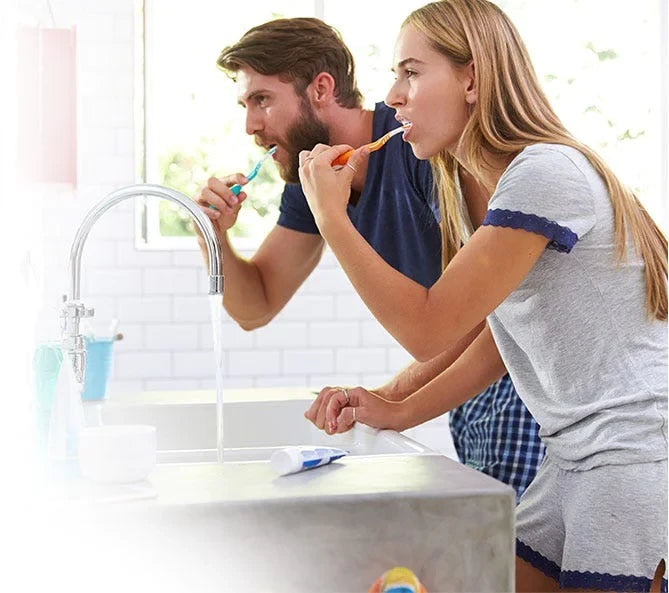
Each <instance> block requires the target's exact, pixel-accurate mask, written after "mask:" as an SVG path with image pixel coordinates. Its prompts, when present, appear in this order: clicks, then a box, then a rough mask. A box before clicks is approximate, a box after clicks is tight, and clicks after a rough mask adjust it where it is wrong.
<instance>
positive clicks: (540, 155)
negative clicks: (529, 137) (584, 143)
mask: <svg viewBox="0 0 669 593" xmlns="http://www.w3.org/2000/svg"><path fill="white" fill-rule="evenodd" d="M593 170H594V168H593V166H592V164H591V163H590V161H589V160H588V157H587V156H585V154H583V153H582V152H581V151H580V150H578V149H576V148H573V147H572V146H567V145H565V144H548V143H539V144H531V145H529V146H526V147H525V148H524V149H523V150H521V151H520V153H518V155H517V156H516V157H515V158H514V159H513V160H512V161H511V163H510V164H509V166H508V167H507V169H506V171H505V174H519V173H521V174H522V173H530V174H531V175H532V176H533V177H534V178H535V179H536V175H541V174H542V173H545V174H547V175H548V176H551V177H553V178H555V177H556V176H560V175H566V176H572V175H573V176H583V177H587V176H588V175H589V174H590V172H591V171H593Z"/></svg>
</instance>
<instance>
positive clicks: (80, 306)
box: [60, 295, 95, 336]
mask: <svg viewBox="0 0 669 593" xmlns="http://www.w3.org/2000/svg"><path fill="white" fill-rule="evenodd" d="M94 315H95V309H94V308H93V307H91V308H86V306H85V305H84V303H82V302H81V301H68V300H67V296H66V295H63V305H62V306H61V308H60V328H61V330H62V333H63V334H65V333H67V335H70V336H76V335H79V320H80V319H82V318H84V317H93V316H94Z"/></svg>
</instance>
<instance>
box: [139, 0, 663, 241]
mask: <svg viewBox="0 0 669 593" xmlns="http://www.w3.org/2000/svg"><path fill="white" fill-rule="evenodd" d="M424 3H425V2H424V1H423V0H420V1H416V0H410V1H409V2H405V3H404V4H402V7H401V9H398V8H391V9H389V6H390V5H389V4H388V3H387V2H381V1H380V0H378V1H369V2H353V0H339V1H335V0H302V1H300V0H256V1H255V2H254V3H253V6H252V7H249V6H248V5H246V4H244V3H239V4H237V3H230V2H212V1H211V0H189V1H188V2H185V3H180V2H165V1H164V0H143V1H142V2H141V4H142V9H143V24H144V26H143V28H141V29H143V33H142V40H141V41H142V44H141V45H142V48H143V55H144V64H143V69H142V77H143V83H144V84H143V88H144V89H145V92H144V105H143V107H144V108H143V110H142V119H143V121H144V122H145V126H144V134H143V135H144V141H143V146H144V150H143V172H142V176H141V177H142V179H143V180H144V181H146V182H148V183H159V184H161V185H167V186H170V187H173V188H175V189H178V190H180V191H182V192H183V193H185V194H187V195H191V196H192V195H194V194H195V193H196V191H197V189H198V188H199V187H200V186H201V185H202V184H203V183H205V181H206V179H207V178H208V177H209V176H211V175H218V176H222V175H226V174H230V173H232V172H235V171H241V172H247V171H248V170H250V168H251V167H252V166H253V164H254V163H255V162H256V161H257V160H258V158H259V157H260V156H261V154H262V149H260V148H258V147H257V146H255V144H254V143H253V139H252V138H251V137H249V136H247V135H246V134H245V132H244V115H243V111H242V109H241V108H240V107H239V106H238V105H237V97H236V89H235V85H234V84H233V83H232V82H231V81H230V80H229V79H228V78H227V77H226V76H225V74H223V73H222V72H221V71H219V70H218V69H217V67H216V58H217V56H218V54H219V52H220V50H221V49H222V48H223V47H224V46H226V45H228V44H230V43H234V42H235V41H236V40H237V39H239V37H240V36H241V35H242V34H243V33H244V32H245V31H247V30H248V29H249V28H250V27H252V26H254V25H256V24H258V23H260V22H263V21H265V20H269V19H271V18H277V17H294V16H318V17H320V18H323V19H324V20H325V21H327V22H329V23H331V24H332V25H334V26H335V27H337V28H338V29H339V31H340V32H341V33H342V35H343V37H344V40H345V41H346V43H347V44H348V45H349V47H350V48H351V50H352V52H353V55H354V56H355V58H356V66H357V74H358V82H359V85H360V88H361V90H362V92H363V94H364V95H365V98H366V105H367V106H371V105H373V104H374V102H375V101H380V100H383V98H384V97H385V94H386V91H387V89H388V87H389V84H390V82H391V80H392V76H391V73H390V66H391V61H392V51H393V44H394V41H395V37H396V34H397V31H398V30H399V26H400V24H401V22H402V20H403V19H404V18H405V16H406V15H407V14H408V13H409V12H410V11H411V10H413V9H414V8H417V7H418V6H421V5H423V4H424ZM498 4H499V5H500V6H501V7H502V8H503V9H504V10H505V11H506V12H507V14H509V16H510V17H511V19H512V20H513V21H514V22H515V24H516V25H517V26H518V28H519V30H520V33H521V35H522V36H523V38H524V40H525V42H526V44H527V46H528V50H529V52H530V55H531V56H532V59H533V61H534V65H535V68H536V70H537V73H538V75H539V78H540V80H541V82H542V85H543V86H544V90H545V91H546V93H547V95H548V97H549V99H550V100H551V102H552V103H553V106H554V108H555V109H556V111H557V112H558V114H559V115H560V117H561V118H562V120H563V121H564V123H565V125H566V126H567V128H568V129H569V130H570V131H571V132H572V133H573V134H574V135H576V136H577V137H578V138H579V139H581V140H583V141H585V142H586V143H587V144H589V145H590V146H591V147H592V148H594V149H595V150H597V151H598V152H599V153H600V154H601V155H602V156H603V157H604V158H605V159H606V160H607V161H608V162H609V163H610V164H611V165H612V166H613V168H614V170H615V171H616V172H617V173H618V174H619V175H620V177H621V178H622V179H623V181H624V182H626V183H627V184H629V185H630V186H631V187H633V188H634V189H635V190H636V191H637V192H638V195H639V196H640V198H641V200H642V201H643V202H644V203H645V204H646V205H647V206H648V207H649V209H650V211H651V213H652V214H653V215H654V216H655V217H656V219H658V220H660V219H661V218H662V217H663V216H664V214H665V211H664V208H665V206H664V204H663V202H662V200H661V198H660V196H661V193H662V189H663V188H662V187H661V186H662V178H661V175H662V170H663V169H662V156H663V154H664V158H666V156H667V152H666V151H667V148H666V143H667V139H666V136H665V137H664V138H662V137H661V129H662V121H661V118H662V109H661V104H662V103H661V86H662V84H663V83H664V84H666V78H667V73H666V64H665V65H664V66H665V69H664V71H663V69H662V65H661V63H660V55H661V52H660V44H661V39H664V40H665V41H664V42H665V43H666V35H667V31H666V24H664V29H663V32H662V34H661V26H660V24H658V23H662V18H661V17H662V15H661V14H660V12H661V5H662V2H661V0H642V1H640V2H637V3H633V4H632V3H615V4H612V3H610V2H609V1H608V0H542V2H532V1H530V0H498ZM664 17H665V18H666V15H664ZM370 23H374V26H373V27H370ZM661 35H663V36H664V37H662V36H661ZM663 151H664V152H663ZM282 185H283V184H282V182H281V180H280V179H279V177H278V174H277V171H276V169H275V167H274V165H273V164H271V162H268V163H267V164H266V165H264V166H263V168H262V170H261V174H260V175H259V176H258V178H257V179H256V180H255V181H254V182H253V188H252V189H253V191H249V198H248V199H247V200H246V202H245V203H244V205H243V208H242V211H241V212H240V216H239V219H238V223H237V225H236V226H235V227H234V228H233V230H232V234H233V241H234V242H235V245H236V246H237V247H238V248H242V249H243V248H245V247H248V248H254V247H255V246H257V245H258V244H259V242H260V241H261V240H262V238H263V237H264V236H265V235H266V233H267V232H268V231H269V229H270V228H271V227H272V226H273V225H274V224H275V221H276V217H277V214H278V203H279V196H280V192H281V188H282ZM664 190H665V191H666V188H664ZM141 218H142V223H143V224H142V225H141V227H142V233H141V243H142V244H143V245H145V246H148V247H156V248H175V247H185V248H196V244H195V241H194V240H193V238H192V231H191V229H190V220H189V218H188V215H187V214H185V213H184V212H181V211H180V210H179V209H178V207H176V206H175V205H173V204H172V203H171V202H166V201H164V200H154V199H153V198H147V199H146V203H145V205H144V206H143V207H142V208H141Z"/></svg>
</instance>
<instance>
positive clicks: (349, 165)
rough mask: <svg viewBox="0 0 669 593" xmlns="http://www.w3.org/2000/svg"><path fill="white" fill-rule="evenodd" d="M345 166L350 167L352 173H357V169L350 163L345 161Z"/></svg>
mask: <svg viewBox="0 0 669 593" xmlns="http://www.w3.org/2000/svg"><path fill="white" fill-rule="evenodd" d="M346 166H347V167H348V168H349V169H351V170H352V171H353V172H354V173H357V172H358V170H357V169H356V168H355V167H354V166H353V165H352V164H351V163H346Z"/></svg>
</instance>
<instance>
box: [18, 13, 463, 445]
mask: <svg viewBox="0 0 669 593" xmlns="http://www.w3.org/2000/svg"><path fill="white" fill-rule="evenodd" d="M52 4H53V9H54V12H55V13H56V14H57V16H58V26H59V27H69V26H76V27H77V43H78V47H77V56H78V70H77V76H78V94H79V96H78V116H79V127H78V130H79V148H78V184H77V187H76V188H74V189H73V188H71V187H67V186H60V185H59V186H56V185H54V186H47V187H45V188H43V190H42V192H41V195H40V196H39V197H40V199H41V203H40V204H39V206H40V207H39V210H38V211H39V212H41V213H42V220H41V221H40V227H41V229H40V227H38V230H37V231H36V232H41V234H42V237H43V252H42V253H38V254H35V261H34V262H33V266H34V270H33V271H34V273H35V275H36V277H37V280H38V284H39V286H40V287H41V303H42V307H41V311H40V320H41V322H40V325H39V328H38V334H39V335H38V336H37V339H38V340H46V339H56V338H57V337H58V313H57V312H58V305H59V303H60V296H61V295H62V294H64V293H65V292H68V290H69V276H68V255H69V248H70V244H71V241H72V238H73V236H74V233H75V231H76V229H77V227H78V225H79V224H80V222H81V220H82V218H83V216H84V215H85V213H86V212H87V211H88V210H89V209H90V208H91V207H92V206H93V204H95V203H96V202H97V201H99V200H100V199H101V198H103V197H104V196H105V195H106V194H108V193H109V192H111V191H113V190H114V189H117V188H119V187H123V186H125V185H129V184H133V183H136V182H137V178H136V176H135V171H136V169H137V162H136V159H137V155H136V152H135V146H134V138H135V127H134V123H135V113H134V109H135V105H134V102H135V96H134V85H135V81H134V76H135V74H134V54H133V52H134V45H133V43H134V37H133V26H134V9H135V8H134V5H135V3H134V0H116V1H115V2H105V3H102V2H101V3H97V2H96V3H89V2H86V1H85V0H55V1H54V0H52ZM41 5H42V3H39V2H37V0H35V1H34V2H32V3H31V2H28V3H26V10H28V11H30V10H32V11H40V10H42V8H41ZM84 15H85V16H84ZM135 228H136V223H135V207H134V205H132V204H130V203H125V204H119V205H117V206H115V207H114V208H113V209H112V210H111V211H109V212H107V213H106V214H105V215H104V216H103V217H102V218H101V219H100V220H99V221H98V223H96V225H95V227H94V229H93V230H92V232H91V233H90V236H89V238H88V241H87V243H86V246H85V248H84V255H83V258H82V285H81V286H82V290H81V297H82V300H83V301H84V303H85V304H86V305H87V306H88V307H94V308H95V309H96V315H95V320H94V321H95V322H94V327H95V329H96V331H97V332H98V334H103V333H104V330H105V328H106V327H108V325H109V322H110V321H111V319H112V318H114V317H117V318H118V319H119V321H120V325H119V328H118V331H120V332H122V333H123V335H124V339H123V340H121V341H119V342H116V344H115V352H114V364H113V373H112V377H111V382H110V384H109V393H110V397H111V398H113V397H114V395H115V394H120V393H123V394H127V393H132V392H137V391H142V390H152V389H159V390H170V389H175V390H185V389H211V388H214V387H215V369H214V354H213V338H212V336H213V330H212V325H211V322H210V303H209V297H207V296H206V294H205V293H206V287H207V278H206V274H205V271H204V266H203V264H202V261H201V259H200V255H199V253H198V252H196V251H156V250H141V249H137V248H136V246H135ZM221 331H222V336H223V345H224V349H225V355H224V364H225V368H224V373H223V376H224V385H225V387H234V388H241V387H268V386H291V385H294V386H300V387H304V386H309V387H313V388H315V389H319V388H320V387H322V386H324V385H326V384H330V385H335V384H346V385H357V384H363V385H366V386H368V387H376V386H378V385H379V384H382V383H383V382H384V381H386V380H387V379H388V378H390V377H391V376H392V375H393V374H394V373H395V372H396V371H398V370H399V369H401V368H402V367H403V366H405V365H406V364H407V363H408V362H410V357H409V356H408V354H407V353H406V352H405V351H404V350H403V349H402V348H401V347H400V346H399V345H398V344H397V343H396V342H395V340H393V338H392V337H390V336H389V335H388V334H387V332H386V331H385V330H384V329H383V328H381V327H380V326H379V324H378V323H377V322H376V320H375V319H374V318H373V317H372V315H371V314H370V313H369V311H368V310H367V308H366V307H365V305H364V304H363V303H362V302H361V300H360V298H359V297H358V296H357V294H356V293H355V291H354V290H353V288H352V287H351V284H350V282H349V281H348V279H347V278H346V276H345V274H344V273H343V271H342V270H341V268H340V267H339V265H338V264H337V262H336V259H335V258H334V256H333V254H332V253H331V252H326V253H325V254H324V256H323V259H322V261H321V263H320V264H319V265H318V267H317V268H316V270H315V271H314V272H313V274H312V275H311V277H310V278H309V279H308V280H307V281H306V282H305V284H304V286H302V287H301V288H300V289H299V290H298V291H297V293H296V294H295V296H294V297H293V299H292V300H291V301H290V303H289V304H288V305H287V306H286V307H285V309H284V310H283V311H281V312H280V313H279V315H277V317H276V318H275V319H274V320H273V321H272V322H271V323H270V324H269V325H268V326H267V327H265V328H262V329H259V330H256V331H252V332H246V331H244V330H242V329H240V328H239V327H238V326H237V325H236V324H235V323H234V322H232V321H231V320H230V319H229V317H227V315H225V314H224V321H223V323H222V324H221ZM438 424H439V425H441V426H445V419H444V418H443V417H442V418H441V419H438ZM448 439H450V437H449V436H448V434H447V431H446V432H444V433H443V440H444V447H447V446H448ZM430 444H431V445H432V446H433V447H435V448H440V447H441V439H440V438H439V439H436V441H434V442H432V443H430Z"/></svg>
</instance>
